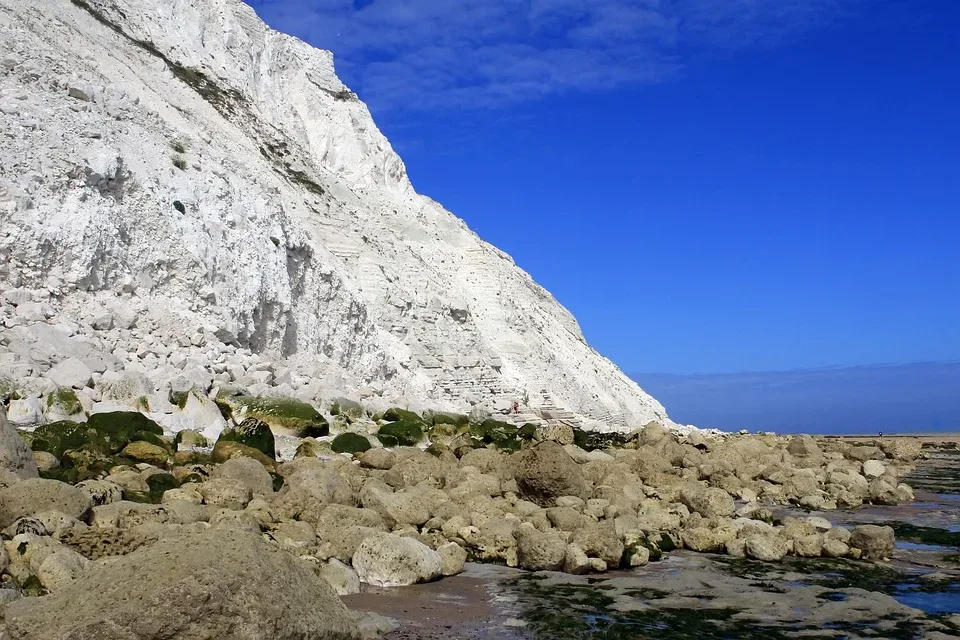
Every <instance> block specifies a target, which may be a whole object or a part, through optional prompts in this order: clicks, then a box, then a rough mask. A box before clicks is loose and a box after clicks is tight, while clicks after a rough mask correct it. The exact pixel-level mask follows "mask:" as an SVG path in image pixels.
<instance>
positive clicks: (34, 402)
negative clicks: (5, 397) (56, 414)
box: [7, 398, 44, 427]
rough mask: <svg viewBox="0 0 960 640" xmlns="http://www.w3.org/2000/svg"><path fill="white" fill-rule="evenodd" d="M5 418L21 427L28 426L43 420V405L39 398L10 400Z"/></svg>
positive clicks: (40, 422)
mask: <svg viewBox="0 0 960 640" xmlns="http://www.w3.org/2000/svg"><path fill="white" fill-rule="evenodd" d="M7 420H8V421H10V422H12V423H13V424H15V425H19V426H21V427H29V426H33V425H36V424H42V423H43V422H44V417H43V405H42V404H41V403H40V399H39V398H22V399H20V400H12V401H11V402H10V407H9V409H8V410H7Z"/></svg>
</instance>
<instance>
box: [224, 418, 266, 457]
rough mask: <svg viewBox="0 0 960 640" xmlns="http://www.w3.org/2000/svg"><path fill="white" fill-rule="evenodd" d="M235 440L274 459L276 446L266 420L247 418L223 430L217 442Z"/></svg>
mask: <svg viewBox="0 0 960 640" xmlns="http://www.w3.org/2000/svg"><path fill="white" fill-rule="evenodd" d="M221 441H223V442H237V443H239V444H242V445H246V446H248V447H251V448H253V449H256V450H257V451H260V452H261V453H263V454H264V455H266V456H268V457H269V458H271V459H273V460H276V458H277V447H276V441H275V439H274V437H273V431H271V430H270V427H269V426H268V425H267V423H266V422H263V421H262V420H257V419H256V418H247V419H246V420H244V421H243V422H241V423H240V424H239V425H237V426H236V427H233V428H227V429H224V430H223V433H221V434H220V437H219V438H218V439H217V442H221Z"/></svg>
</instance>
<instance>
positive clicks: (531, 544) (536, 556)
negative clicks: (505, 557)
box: [514, 523, 567, 571]
mask: <svg viewBox="0 0 960 640" xmlns="http://www.w3.org/2000/svg"><path fill="white" fill-rule="evenodd" d="M514 535H515V537H516V539H517V560H518V562H519V566H520V568H522V569H526V570H527V571H559V570H560V569H562V568H563V562H564V559H565V558H566V554H567V543H566V542H564V541H563V539H562V538H561V537H560V536H559V535H558V534H557V533H556V531H554V530H552V529H551V530H548V531H539V530H537V529H536V528H535V527H534V526H533V525H531V524H526V523H525V524H522V525H520V526H519V527H517V530H516V532H515V534H514Z"/></svg>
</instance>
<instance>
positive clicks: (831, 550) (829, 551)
mask: <svg viewBox="0 0 960 640" xmlns="http://www.w3.org/2000/svg"><path fill="white" fill-rule="evenodd" d="M822 553H823V555H824V557H827V558H843V557H844V556H846V555H847V554H848V553H850V547H849V546H847V545H846V544H845V543H843V542H841V541H840V540H833V539H830V538H827V539H826V540H824V541H823V550H822Z"/></svg>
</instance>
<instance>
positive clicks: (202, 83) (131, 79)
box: [0, 0, 669, 431]
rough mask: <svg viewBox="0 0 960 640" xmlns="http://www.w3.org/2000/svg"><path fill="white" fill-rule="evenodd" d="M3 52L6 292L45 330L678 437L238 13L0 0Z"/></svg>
mask: <svg viewBox="0 0 960 640" xmlns="http://www.w3.org/2000/svg"><path fill="white" fill-rule="evenodd" d="M0 51H2V52H3V53H2V54H0V128H2V131H3V133H4V135H5V137H4V138H3V144H2V145H0V280H5V281H7V282H8V283H9V285H10V286H12V287H16V288H18V290H27V291H37V290H44V291H48V292H49V293H50V297H49V303H48V304H49V305H52V306H53V307H55V308H54V309H52V312H54V313H56V314H58V317H63V318H72V317H81V316H89V315H90V314H91V313H92V312H90V310H91V309H98V308H101V307H102V308H107V309H108V310H113V312H115V313H116V312H118V311H117V310H118V309H120V310H122V311H123V312H126V313H128V314H129V313H132V314H133V315H135V316H137V317H138V318H139V319H140V320H141V323H142V321H143V319H144V318H147V319H149V321H150V323H151V324H152V326H155V327H161V328H163V327H166V329H167V333H170V332H176V331H181V332H182V334H183V335H184V336H189V335H190V334H191V333H193V332H194V331H196V330H197V327H202V328H204V330H205V331H207V332H209V333H211V334H214V335H216V336H217V338H218V339H220V340H221V341H223V342H226V343H230V344H234V345H236V346H237V347H242V348H246V349H249V350H250V351H252V352H254V353H257V354H260V355H262V356H264V357H266V358H270V359H273V360H276V361H279V360H286V361H288V362H290V363H292V365H291V366H297V367H300V369H298V371H304V370H309V375H310V376H312V377H313V378H315V379H318V380H321V381H322V382H323V384H324V385H326V387H327V388H331V389H338V390H342V391H343V392H344V393H345V394H346V395H349V394H350V392H351V391H355V390H362V389H365V388H372V389H373V390H374V391H375V392H376V393H378V394H380V395H383V396H384V397H392V398H404V397H405V398H412V399H416V400H417V402H421V403H425V404H432V405H435V406H437V407H440V408H444V407H447V408H451V409H463V408H464V407H468V406H469V405H471V404H481V405H486V406H491V405H494V404H497V403H499V404H500V405H501V406H502V405H503V404H504V403H512V402H514V401H522V402H523V403H524V404H525V405H528V406H530V407H534V408H541V407H542V408H546V409H547V410H548V411H549V410H555V411H558V412H559V413H561V414H563V415H568V414H575V415H574V416H571V417H574V418H580V419H585V422H584V424H585V426H590V427H592V428H595V429H601V430H603V429H607V430H620V431H625V430H628V429H630V428H633V427H637V426H641V425H643V424H646V423H647V422H649V421H651V420H657V421H660V422H661V423H664V424H669V421H668V419H667V417H666V412H665V410H664V408H663V406H662V405H660V404H659V403H658V402H657V401H656V400H654V399H653V398H651V397H650V396H649V395H647V394H646V393H644V392H643V391H642V390H641V389H640V388H639V387H638V386H637V385H636V384H635V383H634V382H633V381H631V380H630V379H628V378H627V376H625V375H624V374H623V373H622V372H621V371H620V370H619V369H618V368H617V367H616V366H615V365H614V364H613V363H611V362H610V361H609V360H607V359H606V358H604V357H603V356H601V355H600V354H598V353H597V352H596V351H595V350H594V349H592V348H591V347H590V346H589V345H588V344H587V342H586V341H585V339H584V337H583V334H582V333H581V330H580V328H579V326H578V324H577V322H576V320H575V319H574V318H573V317H572V315H571V314H570V313H569V312H568V311H567V310H566V309H564V308H563V307H562V306H561V305H560V304H559V303H558V302H557V301H556V300H555V299H554V298H553V297H552V296H551V295H550V294H549V293H548V292H547V291H545V290H544V289H543V288H542V287H540V286H539V285H538V284H537V283H536V282H534V281H533V279H532V278H531V277H530V276H529V275H528V274H527V273H525V272H524V271H523V270H521V269H520V268H518V267H517V265H516V264H514V262H513V260H512V259H511V258H510V256H508V255H506V254H505V253H503V252H502V251H499V250H497V249H496V248H495V247H493V246H491V245H490V244H488V243H486V242H484V241H482V240H481V239H480V238H479V237H478V236H477V235H476V234H475V233H473V232H472V231H471V230H470V229H469V228H468V227H467V226H466V224H464V222H463V221H461V220H459V219H458V218H457V217H455V216H454V215H453V214H451V213H450V212H448V211H446V210H445V209H444V208H443V207H442V206H440V205H439V204H437V203H436V202H434V201H432V200H431V199H429V198H427V197H425V196H422V195H419V194H417V193H416V192H415V191H414V189H413V187H412V186H411V184H410V181H409V179H408V177H407V174H406V170H405V167H404V164H403V162H402V160H401V159H400V158H399V157H398V156H397V154H395V153H394V152H393V150H392V148H391V146H390V144H389V142H388V141H387V140H386V139H385V138H384V136H383V135H382V134H381V133H380V131H379V130H378V129H377V127H376V125H375V124H374V122H373V119H372V118H371V115H370V113H369V111H368V110H367V108H366V106H365V105H364V104H363V103H362V102H361V101H360V100H359V99H358V98H357V96H356V94H354V93H353V92H351V91H350V90H349V89H348V88H347V87H345V86H344V84H343V83H342V82H341V81H340V80H339V79H338V78H337V76H336V74H335V72H334V66H333V57H332V54H331V53H330V52H327V51H322V50H318V49H315V48H313V47H311V46H309V45H307V44H305V43H304V42H301V41H300V40H297V39H295V38H293V37H290V36H286V35H283V34H280V33H277V32H275V31H272V30H271V29H269V28H268V27H267V26H266V25H264V24H263V22H262V21H260V20H259V18H258V17H257V16H256V15H255V13H254V11H253V10H252V9H251V8H250V7H248V6H247V5H245V4H243V3H242V2H240V0H205V1H204V2H192V1H188V0H172V1H171V0H165V1H163V2H161V1H160V0H71V1H66V0H0ZM17 302H18V303H19V306H18V307H17V309H18V315H22V316H24V317H30V316H36V317H39V318H42V317H44V316H46V317H50V315H51V311H50V310H48V309H47V308H46V307H45V306H44V304H41V303H39V302H36V301H34V300H31V299H30V297H29V296H27V297H26V298H24V299H22V300H18V301H17ZM611 303H612V304H613V303H615V302H614V301H612V302H611ZM21 306H22V307H24V309H21V308H20V307H21ZM21 311H22V312H23V313H22V314H21V313H20V312H21ZM106 324H109V322H107V323H106ZM93 326H96V319H95V321H94V323H93Z"/></svg>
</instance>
